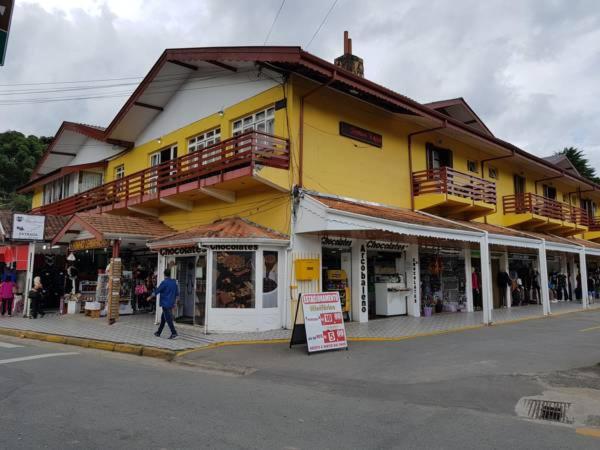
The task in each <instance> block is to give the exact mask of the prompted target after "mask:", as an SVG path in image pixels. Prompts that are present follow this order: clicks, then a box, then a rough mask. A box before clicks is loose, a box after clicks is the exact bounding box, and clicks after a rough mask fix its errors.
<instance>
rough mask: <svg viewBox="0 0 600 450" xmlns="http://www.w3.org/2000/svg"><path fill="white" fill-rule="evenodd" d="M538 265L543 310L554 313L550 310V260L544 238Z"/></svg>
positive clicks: (546, 313) (545, 313) (546, 314)
mask: <svg viewBox="0 0 600 450" xmlns="http://www.w3.org/2000/svg"><path fill="white" fill-rule="evenodd" d="M538 265H539V269H540V290H541V292H542V310H543V311H544V315H545V316H548V315H550V314H551V313H552V311H551V310H550V292H549V290H548V261H547V259H546V241H544V240H542V243H541V244H540V248H539V252H538Z"/></svg>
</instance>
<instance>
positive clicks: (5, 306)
mask: <svg viewBox="0 0 600 450" xmlns="http://www.w3.org/2000/svg"><path fill="white" fill-rule="evenodd" d="M16 292H17V285H16V284H15V282H14V280H13V278H12V276H11V275H5V278H4V279H3V280H2V282H0V302H1V303H2V315H4V314H6V313H8V315H9V316H12V311H13V302H14V300H15V294H16Z"/></svg>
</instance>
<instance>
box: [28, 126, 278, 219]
mask: <svg viewBox="0 0 600 450" xmlns="http://www.w3.org/2000/svg"><path fill="white" fill-rule="evenodd" d="M266 167H269V168H274V169H283V170H289V143H288V140H287V139H283V138H279V137H276V136H271V135H268V134H264V133H260V132H254V131H253V132H249V133H244V134H242V135H239V136H236V137H234V138H231V139H227V140H224V141H222V142H220V143H218V144H215V145H213V146H211V147H207V148H205V149H202V150H200V151H197V152H194V153H188V154H186V155H184V156H181V157H179V158H176V159H173V160H170V161H167V162H165V163H163V164H160V165H157V166H153V167H150V168H148V169H145V170H142V171H140V172H136V173H133V174H131V175H128V176H126V177H124V178H120V179H118V180H114V181H112V182H109V183H106V184H103V185H102V186H99V187H97V188H94V189H91V190H88V191H85V192H82V193H80V194H76V195H73V196H71V197H68V198H65V199H63V200H60V201H57V202H54V203H51V204H48V205H44V206H41V207H39V208H36V209H34V210H33V212H35V213H37V214H53V215H70V214H74V213H76V212H81V211H94V212H109V211H115V210H125V211H127V210H133V211H136V212H144V211H150V212H152V211H156V208H159V207H160V206H174V207H182V208H183V209H189V208H191V202H193V201H195V200H198V199H201V198H202V197H217V198H220V199H223V200H225V201H232V199H233V198H234V196H235V191H236V190H240V189H245V188H249V187H251V186H253V185H259V184H261V183H262V181H260V180H262V179H261V178H259V177H257V174H258V173H259V172H261V171H262V169H263V168H266ZM242 185H243V186H242ZM263 185H264V183H263Z"/></svg>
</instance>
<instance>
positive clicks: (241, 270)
mask: <svg viewBox="0 0 600 450" xmlns="http://www.w3.org/2000/svg"><path fill="white" fill-rule="evenodd" d="M148 246H149V247H150V248H151V249H152V250H154V251H156V252H157V253H158V254H159V269H160V267H164V268H167V269H170V270H171V276H172V277H173V278H175V279H176V280H177V281H178V284H179V291H180V301H179V305H178V316H179V318H180V320H183V321H186V322H187V323H190V324H193V325H199V326H204V328H205V331H206V332H216V331H225V332H236V331H267V330H276V329H280V328H282V327H283V326H284V311H285V307H284V305H285V304H286V303H287V302H286V300H287V296H288V295H289V293H288V290H287V289H286V288H284V286H285V285H286V267H287V257H286V253H287V250H286V249H287V247H288V246H289V240H288V238H287V236H284V235H282V234H280V233H277V232H275V231H273V230H269V229H266V228H264V227H262V226H260V225H258V224H255V223H252V222H249V221H246V220H243V219H239V218H233V219H225V220H221V221H217V222H215V223H212V224H207V225H200V226H197V227H194V228H192V229H190V230H185V231H182V232H180V233H175V234H171V235H168V236H164V237H163V238H161V239H156V240H152V241H150V242H148ZM160 273H162V270H159V274H160ZM160 281H161V280H160V279H159V282H160ZM159 309H160V308H159ZM158 314H159V313H157V319H158V317H159V316H158Z"/></svg>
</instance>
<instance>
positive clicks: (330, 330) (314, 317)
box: [290, 292, 348, 354]
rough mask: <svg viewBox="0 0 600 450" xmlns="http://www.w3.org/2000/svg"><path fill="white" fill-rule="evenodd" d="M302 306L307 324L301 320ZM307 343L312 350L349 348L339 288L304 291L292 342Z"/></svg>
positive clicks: (309, 351) (309, 349)
mask: <svg viewBox="0 0 600 450" xmlns="http://www.w3.org/2000/svg"><path fill="white" fill-rule="evenodd" d="M300 306H302V312H303V315H304V324H298V323H297V322H298V310H299V309H300ZM299 344H306V345H307V346H308V353H309V354H310V353H314V352H323V351H328V350H339V349H344V348H345V349H346V350H347V349H348V341H347V340H346V328H345V327H344V316H343V314H342V304H341V302H340V294H339V292H319V293H314V294H301V295H300V298H299V299H298V305H297V307H296V317H295V319H294V329H293V330H292V338H291V340H290V348H291V347H292V345H299Z"/></svg>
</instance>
